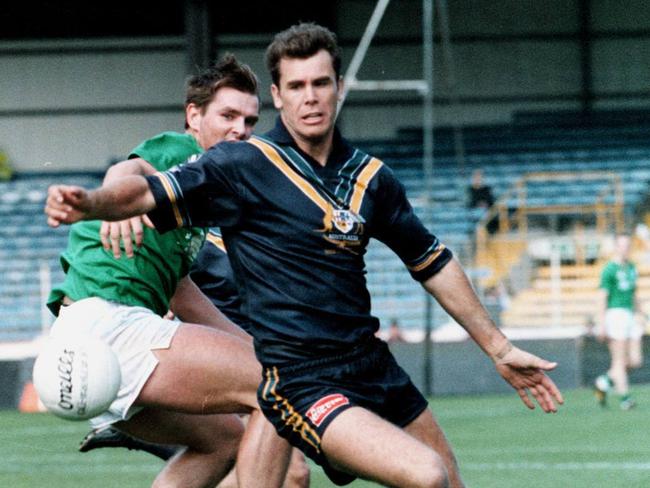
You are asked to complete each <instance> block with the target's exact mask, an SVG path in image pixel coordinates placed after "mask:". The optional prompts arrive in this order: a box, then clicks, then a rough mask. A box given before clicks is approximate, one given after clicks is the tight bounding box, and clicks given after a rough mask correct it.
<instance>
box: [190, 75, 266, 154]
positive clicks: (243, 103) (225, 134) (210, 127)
mask: <svg viewBox="0 0 650 488" xmlns="http://www.w3.org/2000/svg"><path fill="white" fill-rule="evenodd" d="M259 110H260V109H259V100H258V98H257V96H255V95H253V94H252V93H246V92H243V91H239V90H237V89H235V88H230V87H223V88H219V90H218V91H217V93H215V96H214V98H213V99H212V101H211V102H210V103H209V104H208V105H207V106H206V107H204V108H203V109H201V108H200V107H197V106H196V105H194V104H192V103H191V104H189V105H188V106H187V109H186V117H187V123H188V125H189V132H190V133H191V134H192V135H193V136H194V137H195V138H196V140H197V141H198V143H199V145H200V146H201V147H202V148H203V149H208V148H209V147H211V146H214V145H215V144H217V143H218V142H221V141H242V140H244V139H248V138H249V137H250V136H251V134H252V133H253V129H254V128H255V124H256V123H257V120H258V119H259Z"/></svg>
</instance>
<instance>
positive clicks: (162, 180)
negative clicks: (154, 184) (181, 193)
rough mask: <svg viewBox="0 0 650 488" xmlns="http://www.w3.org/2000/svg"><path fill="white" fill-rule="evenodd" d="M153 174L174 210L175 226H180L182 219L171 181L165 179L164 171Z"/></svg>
mask: <svg viewBox="0 0 650 488" xmlns="http://www.w3.org/2000/svg"><path fill="white" fill-rule="evenodd" d="M153 176H155V177H157V178H158V179H159V180H160V183H161V184H162V186H163V188H164V189H165V193H167V198H168V199H169V203H171V206H172V210H173V212H174V218H175V219H176V227H182V226H183V219H182V218H181V212H180V211H179V210H178V203H177V202H176V193H174V190H173V188H172V185H171V183H169V180H168V179H167V176H165V174H164V173H161V172H158V173H154V175H153Z"/></svg>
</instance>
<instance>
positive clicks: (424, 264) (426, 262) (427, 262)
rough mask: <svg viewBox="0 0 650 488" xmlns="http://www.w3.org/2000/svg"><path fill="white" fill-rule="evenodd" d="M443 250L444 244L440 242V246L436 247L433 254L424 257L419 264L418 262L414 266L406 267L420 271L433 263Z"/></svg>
mask: <svg viewBox="0 0 650 488" xmlns="http://www.w3.org/2000/svg"><path fill="white" fill-rule="evenodd" d="M444 250H445V246H444V244H440V247H438V250H437V251H436V252H434V253H433V254H431V256H429V257H428V258H427V259H425V260H424V261H423V262H421V263H420V264H418V265H416V266H409V267H408V268H409V269H410V270H411V271H421V270H423V269H424V268H426V267H427V266H429V265H430V264H431V263H433V262H434V261H435V260H436V259H438V256H440V254H441V253H442V251H444Z"/></svg>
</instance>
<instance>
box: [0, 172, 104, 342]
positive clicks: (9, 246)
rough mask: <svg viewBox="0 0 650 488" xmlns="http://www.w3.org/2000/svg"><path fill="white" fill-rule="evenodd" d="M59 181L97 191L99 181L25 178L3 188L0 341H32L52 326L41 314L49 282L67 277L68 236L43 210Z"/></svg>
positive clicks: (75, 176)
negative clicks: (52, 224) (62, 261)
mask: <svg viewBox="0 0 650 488" xmlns="http://www.w3.org/2000/svg"><path fill="white" fill-rule="evenodd" d="M60 181H65V182H66V183H70V184H77V185H81V186H85V187H94V186H97V185H98V184H100V183H101V178H100V176H99V175H97V174H93V173H69V174H56V175H45V174H40V175H32V174H27V175H18V176H17V177H16V178H15V179H13V180H11V181H8V182H1V183H0V222H2V225H0V276H2V280H0V310H1V311H2V313H0V341H12V340H25V339H31V338H33V337H34V336H36V335H38V334H39V333H40V331H41V330H42V329H43V328H45V327H47V326H49V322H50V320H51V316H50V314H49V312H46V311H44V310H43V307H44V302H45V293H47V287H48V283H47V281H48V280H49V281H51V282H57V281H60V280H61V279H62V278H63V272H62V270H61V267H60V266H59V255H60V253H61V252H62V251H63V249H65V245H66V242H67V233H68V231H67V228H65V227H61V228H58V229H52V228H50V227H48V226H47V223H46V218H45V215H44V214H43V205H44V202H45V195H46V193H47V187H48V186H49V185H50V184H52V183H54V182H60ZM43 281H45V282H44V283H43Z"/></svg>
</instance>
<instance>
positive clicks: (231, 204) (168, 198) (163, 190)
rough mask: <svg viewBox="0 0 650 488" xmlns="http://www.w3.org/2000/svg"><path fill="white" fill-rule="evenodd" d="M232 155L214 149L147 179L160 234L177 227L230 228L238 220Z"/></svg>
mask: <svg viewBox="0 0 650 488" xmlns="http://www.w3.org/2000/svg"><path fill="white" fill-rule="evenodd" d="M236 164H237V161H235V156H234V155H233V154H232V151H231V152H230V154H228V153H226V152H225V151H224V150H223V149H222V148H220V147H219V145H217V146H214V147H213V148H212V149H210V150H209V151H208V152H206V153H205V154H204V155H203V156H201V157H200V158H199V159H198V160H197V161H195V162H192V163H187V164H184V165H181V166H178V167H175V168H172V169H171V170H168V171H162V172H158V173H155V174H153V175H150V176H147V177H146V178H147V182H148V184H149V188H150V189H151V192H152V193H153V196H154V199H155V201H156V208H155V209H154V210H152V211H151V212H149V214H148V215H149V218H150V219H151V221H152V222H153V224H154V225H155V226H156V229H157V230H158V231H160V232H165V231H168V230H171V229H176V228H179V227H217V226H220V227H230V226H233V225H235V224H236V223H237V222H238V221H239V218H240V211H241V210H240V209H241V201H240V198H239V192H238V186H237V180H238V175H237V173H236V171H233V168H236Z"/></svg>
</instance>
